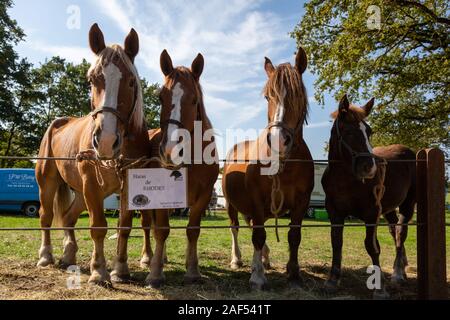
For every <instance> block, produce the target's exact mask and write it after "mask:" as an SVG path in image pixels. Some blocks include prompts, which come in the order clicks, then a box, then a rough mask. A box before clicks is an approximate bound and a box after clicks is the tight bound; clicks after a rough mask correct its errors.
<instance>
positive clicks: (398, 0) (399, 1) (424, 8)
mask: <svg viewBox="0 0 450 320" xmlns="http://www.w3.org/2000/svg"><path fill="white" fill-rule="evenodd" d="M392 1H393V2H395V3H397V4H399V5H403V6H407V7H415V8H418V9H419V10H420V11H422V12H424V13H426V14H428V15H429V16H431V17H432V18H433V19H434V20H435V21H436V22H438V23H444V24H446V25H450V19H448V18H445V17H439V16H438V15H437V14H436V13H434V12H433V10H431V9H429V8H428V7H427V6H425V5H423V4H421V3H419V2H415V1H408V0H392Z"/></svg>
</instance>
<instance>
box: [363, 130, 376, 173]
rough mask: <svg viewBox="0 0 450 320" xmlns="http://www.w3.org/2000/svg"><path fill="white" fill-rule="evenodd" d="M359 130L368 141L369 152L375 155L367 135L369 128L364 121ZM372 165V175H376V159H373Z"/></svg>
mask: <svg viewBox="0 0 450 320" xmlns="http://www.w3.org/2000/svg"><path fill="white" fill-rule="evenodd" d="M359 129H360V130H361V131H362V134H363V136H364V139H365V141H366V146H367V150H368V151H369V152H370V153H373V149H372V146H371V145H370V141H369V136H368V135H367V128H366V126H365V124H364V123H363V122H362V121H361V122H360V123H359ZM372 163H373V165H372V169H371V170H370V175H375V173H376V172H377V165H376V163H375V159H373V158H372Z"/></svg>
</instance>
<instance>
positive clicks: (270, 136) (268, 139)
mask: <svg viewBox="0 0 450 320" xmlns="http://www.w3.org/2000/svg"><path fill="white" fill-rule="evenodd" d="M267 144H268V145H269V147H271V146H272V135H271V134H270V132H269V133H268V134H267Z"/></svg>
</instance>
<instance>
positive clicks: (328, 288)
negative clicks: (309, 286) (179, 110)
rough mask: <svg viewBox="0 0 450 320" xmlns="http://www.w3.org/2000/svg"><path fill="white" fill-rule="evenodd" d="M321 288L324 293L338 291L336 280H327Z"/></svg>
mask: <svg viewBox="0 0 450 320" xmlns="http://www.w3.org/2000/svg"><path fill="white" fill-rule="evenodd" d="M323 290H324V291H325V293H326V294H336V293H337V292H338V283H337V281H333V280H327V281H326V282H325V285H324V286H323Z"/></svg>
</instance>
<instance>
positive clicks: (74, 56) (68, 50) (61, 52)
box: [25, 41, 95, 63]
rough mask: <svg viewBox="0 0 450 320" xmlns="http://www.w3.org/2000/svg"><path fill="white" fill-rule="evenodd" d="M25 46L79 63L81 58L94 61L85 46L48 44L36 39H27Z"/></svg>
mask: <svg viewBox="0 0 450 320" xmlns="http://www.w3.org/2000/svg"><path fill="white" fill-rule="evenodd" d="M25 46H27V47H29V48H31V49H33V50H35V51H39V52H42V53H45V54H47V55H49V56H60V57H61V58H64V59H66V60H67V61H69V62H73V63H80V62H81V61H83V59H86V60H87V61H88V62H91V63H92V62H93V61H95V56H94V54H93V53H92V52H91V50H89V49H88V48H86V47H75V46H58V45H49V44H47V43H44V42H36V41H35V42H33V41H28V42H26V43H25Z"/></svg>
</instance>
